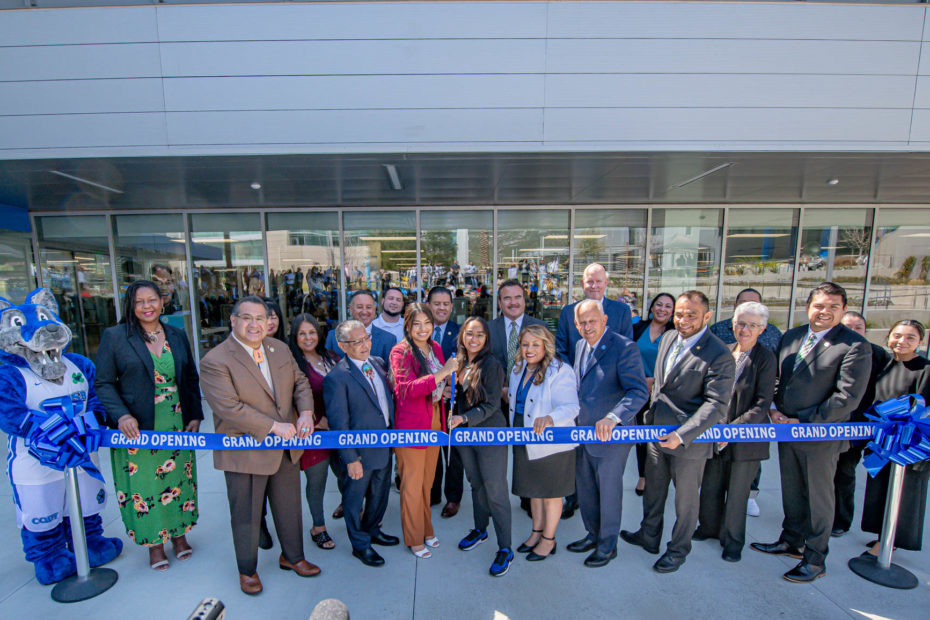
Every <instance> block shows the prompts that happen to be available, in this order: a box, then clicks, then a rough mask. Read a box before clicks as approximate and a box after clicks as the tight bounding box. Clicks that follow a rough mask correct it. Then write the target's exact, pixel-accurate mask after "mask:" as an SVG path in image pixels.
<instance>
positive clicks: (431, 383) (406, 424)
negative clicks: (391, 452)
mask: <svg viewBox="0 0 930 620" xmlns="http://www.w3.org/2000/svg"><path fill="white" fill-rule="evenodd" d="M430 344H431V345H432V347H433V353H434V354H435V355H436V359H438V360H439V363H440V364H444V363H445V361H446V360H445V358H444V357H443V356H442V348H441V347H440V346H439V345H438V344H436V342H434V341H433V340H430ZM419 370H420V365H419V364H418V363H417V359H416V358H415V357H414V356H413V351H411V350H410V348H409V346H408V345H407V343H406V342H405V341H401V342H400V343H399V344H397V345H394V348H393V349H391V374H393V375H394V428H397V429H404V430H429V429H430V427H431V426H432V422H433V396H432V394H433V390H435V389H436V378H435V377H433V375H432V373H430V374H427V375H424V376H422V377H418V376H417V375H418V374H419ZM439 403H440V405H439V406H440V408H441V409H440V412H441V415H440V416H439V417H440V419H441V424H442V430H443V431H445V430H446V416H445V411H446V404H445V402H444V399H440V400H439ZM423 447H424V448H425V446H423Z"/></svg>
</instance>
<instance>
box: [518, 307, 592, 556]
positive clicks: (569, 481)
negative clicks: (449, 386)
mask: <svg viewBox="0 0 930 620" xmlns="http://www.w3.org/2000/svg"><path fill="white" fill-rule="evenodd" d="M508 400H509V402H510V416H509V421H510V424H511V426H523V427H529V428H532V429H533V430H534V431H536V432H537V433H539V434H542V433H543V432H544V431H545V429H546V427H549V426H574V425H575V418H576V417H577V416H578V409H579V405H578V388H577V383H576V379H575V372H574V370H572V367H571V366H569V365H567V364H563V363H562V362H561V361H560V360H559V359H558V358H557V357H556V356H555V339H554V338H553V337H552V333H551V332H549V330H548V329H546V327H545V326H542V325H527V326H526V327H524V328H523V329H522V330H521V331H520V348H519V350H518V351H517V354H516V356H515V357H514V364H513V375H512V376H511V377H510V388H509V390H508ZM575 447H576V444H557V445H533V444H530V445H526V446H514V447H513V488H512V492H513V494H514V495H518V496H520V497H529V498H530V512H531V514H532V516H533V531H532V532H531V533H530V536H529V538H527V539H526V542H524V543H523V544H522V545H520V547H518V548H517V551H518V552H520V553H528V554H529V555H527V557H526V559H527V560H529V561H531V562H538V561H540V560H545V559H546V558H547V557H549V556H550V555H552V554H554V553H555V552H556V548H557V547H556V542H555V529H556V526H558V524H559V520H560V518H561V516H562V498H563V497H565V496H566V495H571V494H572V493H574V492H575Z"/></svg>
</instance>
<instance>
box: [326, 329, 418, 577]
mask: <svg viewBox="0 0 930 620" xmlns="http://www.w3.org/2000/svg"><path fill="white" fill-rule="evenodd" d="M334 332H335V334H336V341H337V342H338V343H339V348H340V349H342V351H343V353H345V355H346V356H345V358H344V359H343V360H342V361H340V362H339V363H338V364H336V367H335V368H333V370H331V371H330V372H329V374H327V375H326V378H325V379H323V401H324V402H325V403H326V417H327V418H329V428H330V429H331V430H334V431H348V430H353V431H359V430H385V429H388V428H391V425H392V424H393V421H394V399H393V397H392V393H391V386H390V384H389V383H388V380H387V371H386V367H385V364H384V361H383V360H382V359H380V358H378V357H373V356H371V339H370V337H369V336H368V334H366V333H365V326H364V325H363V324H362V323H361V322H360V321H354V320H350V321H345V322H344V323H340V324H339V326H338V327H336V329H335V330H334ZM338 452H339V464H340V466H341V467H342V468H343V472H344V475H343V476H341V478H340V487H341V488H340V491H342V511H343V515H344V516H345V521H346V530H347V531H348V533H349V540H350V541H351V543H352V555H354V556H355V557H357V558H358V559H359V560H361V561H362V563H363V564H365V565H367V566H382V565H383V564H384V558H382V557H381V556H380V555H379V554H378V552H376V551H375V550H374V549H373V548H372V547H371V545H372V544H376V545H383V546H392V545H396V544H398V543H399V542H400V539H399V538H398V537H397V536H391V535H389V534H385V533H384V532H382V531H381V519H382V517H384V511H385V509H386V508H387V503H388V495H389V494H390V491H391V449H390V448H343V449H340V450H339V451H338Z"/></svg>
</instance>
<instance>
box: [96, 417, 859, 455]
mask: <svg viewBox="0 0 930 620" xmlns="http://www.w3.org/2000/svg"><path fill="white" fill-rule="evenodd" d="M875 426H876V425H874V424H868V423H846V424H721V425H717V426H713V427H711V428H709V429H708V430H707V431H705V432H704V433H703V434H702V435H701V436H700V437H698V438H697V439H695V441H697V442H701V443H711V442H719V441H726V442H730V443H740V442H772V441H774V442H778V441H831V440H833V441H840V440H854V439H860V440H862V439H869V438H870V437H872V435H873V432H874V428H875ZM675 428H676V427H675V426H618V427H615V428H614V429H613V432H612V434H611V438H610V443H643V442H654V441H658V439H657V438H658V437H659V436H661V435H665V434H667V433H669V432H671V431H673V430H675ZM98 432H99V433H100V445H101V446H102V447H108V448H150V449H159V450H161V449H168V448H171V449H175V448H182V449H187V450H282V449H290V448H298V449H299V448H304V449H313V448H328V449H337V450H338V449H340V448H403V447H409V446H443V445H453V446H501V445H526V444H566V443H602V442H601V441H600V440H599V439H597V437H596V436H595V434H594V427H593V426H569V427H563V426H559V427H549V428H547V429H546V430H545V431H543V432H542V433H540V434H537V433H535V432H534V431H533V429H531V428H524V427H518V428H510V427H508V428H456V429H455V430H453V431H452V433H448V434H447V433H443V432H441V431H425V430H423V431H421V430H383V431H318V432H315V433H313V434H311V435H310V436H309V437H307V438H305V439H297V438H295V439H290V440H285V439H282V438H281V437H277V436H274V435H268V436H267V437H265V438H264V440H263V441H260V442H259V441H255V440H254V439H253V438H251V437H248V436H238V437H234V436H230V435H221V434H218V433H178V432H161V431H140V438H139V439H137V440H130V439H127V438H126V437H125V436H124V435H123V434H122V433H120V432H119V431H116V430H102V431H98Z"/></svg>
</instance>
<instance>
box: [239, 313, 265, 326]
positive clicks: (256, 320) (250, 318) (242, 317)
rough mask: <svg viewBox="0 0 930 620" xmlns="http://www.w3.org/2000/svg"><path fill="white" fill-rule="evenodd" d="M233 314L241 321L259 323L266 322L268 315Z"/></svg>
mask: <svg viewBox="0 0 930 620" xmlns="http://www.w3.org/2000/svg"><path fill="white" fill-rule="evenodd" d="M233 316H235V317H236V318H238V319H239V320H241V321H245V322H246V323H258V324H259V325H264V324H265V323H267V322H268V317H267V316H263V315H259V316H252V315H251V314H235V315H233Z"/></svg>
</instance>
